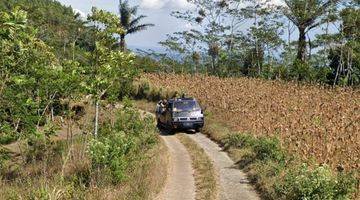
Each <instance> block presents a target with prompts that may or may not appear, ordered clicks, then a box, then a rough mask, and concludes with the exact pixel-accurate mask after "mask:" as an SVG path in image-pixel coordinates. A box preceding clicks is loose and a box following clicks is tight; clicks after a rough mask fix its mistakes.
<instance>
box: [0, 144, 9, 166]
mask: <svg viewBox="0 0 360 200" xmlns="http://www.w3.org/2000/svg"><path fill="white" fill-rule="evenodd" d="M9 159H10V155H9V152H8V151H7V150H6V149H4V148H1V147H0V171H2V169H3V167H4V164H5V161H6V160H9Z"/></svg>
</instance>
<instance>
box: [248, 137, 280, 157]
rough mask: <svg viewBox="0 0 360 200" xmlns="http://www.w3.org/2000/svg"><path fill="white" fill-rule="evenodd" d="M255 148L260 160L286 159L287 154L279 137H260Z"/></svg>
mask: <svg viewBox="0 0 360 200" xmlns="http://www.w3.org/2000/svg"><path fill="white" fill-rule="evenodd" d="M253 148H254V151H255V153H256V157H257V159H259V160H275V161H278V162H280V161H284V159H285V154H284V152H283V150H282V149H281V145H280V141H279V140H278V139H277V138H274V137H272V138H265V137H262V138H259V139H258V140H257V142H256V143H255V144H254V147H253Z"/></svg>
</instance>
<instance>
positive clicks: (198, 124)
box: [172, 121, 204, 129]
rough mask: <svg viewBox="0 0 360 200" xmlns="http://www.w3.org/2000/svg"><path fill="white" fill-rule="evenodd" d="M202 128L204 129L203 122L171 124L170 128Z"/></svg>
mask: <svg viewBox="0 0 360 200" xmlns="http://www.w3.org/2000/svg"><path fill="white" fill-rule="evenodd" d="M202 127H204V121H182V122H172V128H174V129H178V128H180V129H197V128H202Z"/></svg>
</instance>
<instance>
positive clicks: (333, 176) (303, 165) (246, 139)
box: [136, 82, 359, 199]
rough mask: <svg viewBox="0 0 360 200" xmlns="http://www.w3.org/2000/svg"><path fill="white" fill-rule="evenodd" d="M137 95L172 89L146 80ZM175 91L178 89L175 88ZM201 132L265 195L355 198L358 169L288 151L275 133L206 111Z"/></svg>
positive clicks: (151, 96)
mask: <svg viewBox="0 0 360 200" xmlns="http://www.w3.org/2000/svg"><path fill="white" fill-rule="evenodd" d="M136 91H140V92H139V93H138V95H137V96H136V97H137V98H143V99H147V101H157V100H159V99H161V98H166V97H171V94H174V93H175V92H174V91H169V90H167V89H159V88H157V87H155V86H153V85H151V84H150V83H147V82H142V83H141V84H138V88H137V89H136ZM178 93H181V91H179V92H178ZM137 105H138V106H140V107H141V108H142V109H145V110H151V111H152V110H153V109H154V103H149V102H146V101H140V103H137ZM206 114H207V116H206V125H205V127H204V129H203V133H205V134H207V135H208V136H209V137H210V138H211V139H213V140H214V141H216V142H217V143H219V144H220V145H222V146H223V147H224V149H225V150H226V151H227V152H228V153H229V155H230V156H231V157H232V159H233V160H234V161H235V162H236V163H237V166H238V167H239V169H242V170H244V171H245V172H247V174H248V176H249V178H250V179H251V181H252V182H253V183H254V185H255V186H256V188H257V189H258V191H260V192H261V194H262V196H263V197H264V198H265V199H357V198H359V179H358V178H357V177H359V171H358V170H350V171H349V170H345V169H344V168H342V167H341V166H339V167H338V168H336V169H335V170H334V168H331V167H329V166H327V165H326V164H319V163H318V162H316V161H314V160H311V159H308V160H306V159H303V158H302V157H301V156H300V155H299V154H296V153H293V152H292V151H288V149H287V148H286V147H285V146H283V145H282V144H281V142H280V139H279V138H277V137H276V136H261V135H260V136H255V135H253V134H251V133H243V132H237V131H234V130H233V129H231V128H228V127H229V126H228V124H225V123H223V122H222V121H221V120H220V122H219V120H218V118H219V116H217V115H216V114H214V113H211V112H206Z"/></svg>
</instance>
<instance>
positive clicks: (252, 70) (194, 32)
mask: <svg viewBox="0 0 360 200" xmlns="http://www.w3.org/2000/svg"><path fill="white" fill-rule="evenodd" d="M188 2H189V3H191V4H193V5H194V9H191V10H187V11H185V12H180V11H175V12H173V13H172V16H174V17H176V18H178V19H181V20H183V21H184V22H186V23H187V24H188V25H190V26H191V28H190V29H189V30H185V31H179V32H175V33H173V34H169V35H168V37H167V39H166V40H165V41H162V42H161V43H160V44H161V45H162V46H163V47H165V48H166V49H167V52H170V53H165V54H159V53H156V52H143V55H144V56H145V57H146V58H144V57H141V58H139V62H140V63H141V65H142V66H147V65H145V63H149V65H150V66H152V65H154V62H157V64H158V65H159V66H160V69H159V68H157V69H156V70H161V71H164V70H165V71H172V72H187V73H207V74H212V75H217V76H250V77H263V78H266V79H283V80H296V81H307V82H312V83H324V84H330V85H342V86H356V85H360V63H359V62H360V38H359V34H360V30H359V27H360V26H359V25H360V10H359V9H360V2H359V1H358V0H283V1H280V2H281V3H280V4H277V5H274V4H271V1H255V0H217V1H213V0H188ZM173 55H177V58H176V59H174V57H173ZM151 59H153V60H152V61H150V60H151ZM151 69H152V70H154V67H150V69H149V71H150V70H151Z"/></svg>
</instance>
